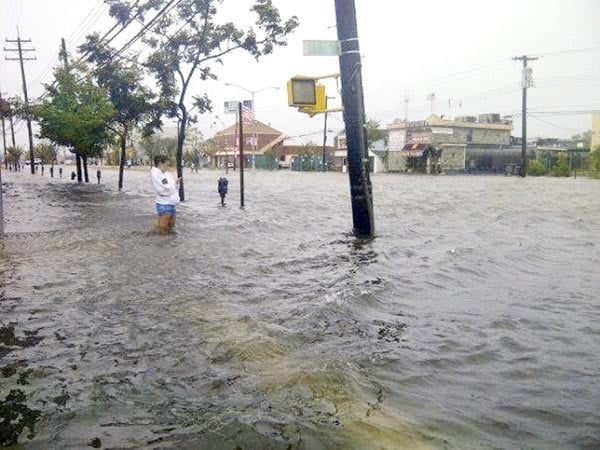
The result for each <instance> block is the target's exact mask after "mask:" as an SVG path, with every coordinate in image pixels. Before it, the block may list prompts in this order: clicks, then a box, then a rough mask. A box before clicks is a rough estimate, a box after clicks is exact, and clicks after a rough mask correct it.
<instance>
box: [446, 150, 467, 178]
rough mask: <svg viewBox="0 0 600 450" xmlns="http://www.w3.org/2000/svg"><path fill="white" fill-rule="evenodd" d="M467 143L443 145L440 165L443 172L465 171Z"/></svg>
mask: <svg viewBox="0 0 600 450" xmlns="http://www.w3.org/2000/svg"><path fill="white" fill-rule="evenodd" d="M465 151H466V145H453V144H447V145H443V146H442V156H441V161H440V167H441V170H442V172H444V173H449V172H454V173H456V172H464V170H465Z"/></svg>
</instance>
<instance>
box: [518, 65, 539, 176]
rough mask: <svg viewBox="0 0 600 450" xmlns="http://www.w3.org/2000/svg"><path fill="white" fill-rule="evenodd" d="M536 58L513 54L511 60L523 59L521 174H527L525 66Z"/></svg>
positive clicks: (529, 81)
mask: <svg viewBox="0 0 600 450" xmlns="http://www.w3.org/2000/svg"><path fill="white" fill-rule="evenodd" d="M536 59H538V58H532V57H530V56H527V55H523V56H515V57H514V58H513V60H521V61H523V81H522V84H523V104H522V112H521V127H522V130H521V136H522V138H521V139H522V140H523V142H521V176H522V177H526V176H527V88H528V87H530V86H531V85H532V77H531V69H528V68H527V61H535V60H536Z"/></svg>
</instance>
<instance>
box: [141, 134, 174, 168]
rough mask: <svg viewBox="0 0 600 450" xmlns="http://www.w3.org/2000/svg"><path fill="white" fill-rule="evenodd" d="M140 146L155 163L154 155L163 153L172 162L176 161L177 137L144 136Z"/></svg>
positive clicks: (151, 161) (151, 162)
mask: <svg viewBox="0 0 600 450" xmlns="http://www.w3.org/2000/svg"><path fill="white" fill-rule="evenodd" d="M140 146H141V148H142V150H143V151H144V153H145V154H146V156H147V157H148V159H149V161H150V165H152V164H153V161H154V157H155V156H158V155H161V156H166V157H167V158H168V159H169V162H170V163H171V164H174V163H175V160H176V157H177V156H176V155H177V139H176V138H170V137H159V136H156V135H152V136H146V137H144V138H142V140H141V142H140Z"/></svg>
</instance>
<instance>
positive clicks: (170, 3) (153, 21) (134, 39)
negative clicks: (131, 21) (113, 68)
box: [113, 0, 183, 57]
mask: <svg viewBox="0 0 600 450" xmlns="http://www.w3.org/2000/svg"><path fill="white" fill-rule="evenodd" d="M176 1H177V4H176V5H175V6H177V5H178V4H179V3H181V2H182V1H183V0H171V1H170V2H169V3H168V4H167V5H166V6H165V7H164V8H163V9H161V10H160V11H159V12H158V14H156V16H154V17H153V18H152V20H150V22H148V23H147V24H146V25H144V26H143V27H142V29H141V30H140V31H139V32H138V33H137V34H136V35H135V36H133V37H132V38H131V39H130V40H129V41H128V42H127V43H126V44H125V45H124V46H123V47H121V49H120V50H118V51H117V52H116V53H115V54H114V55H113V57H118V56H120V55H121V53H123V52H124V51H125V50H127V49H128V48H129V47H130V46H131V45H132V44H133V43H135V41H137V40H138V39H139V38H140V37H142V36H143V34H144V33H145V32H146V30H147V29H148V28H150V27H151V26H152V25H154V23H155V22H156V21H157V20H158V19H159V18H160V17H161V16H162V15H164V14H166V13H167V10H168V9H171V6H173V4H174V3H175V2H176Z"/></svg>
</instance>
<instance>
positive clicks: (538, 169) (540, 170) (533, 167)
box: [527, 159, 548, 177]
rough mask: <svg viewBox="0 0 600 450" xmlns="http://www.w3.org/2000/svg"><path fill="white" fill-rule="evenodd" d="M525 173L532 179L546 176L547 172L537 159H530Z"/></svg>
mask: <svg viewBox="0 0 600 450" xmlns="http://www.w3.org/2000/svg"><path fill="white" fill-rule="evenodd" d="M527 173H528V174H529V175H531V176H532V177H540V176H543V175H546V174H547V173H548V170H547V169H546V167H545V166H544V165H543V164H542V163H541V162H539V161H538V160H537V159H532V160H531V161H529V164H528V165H527Z"/></svg>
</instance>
